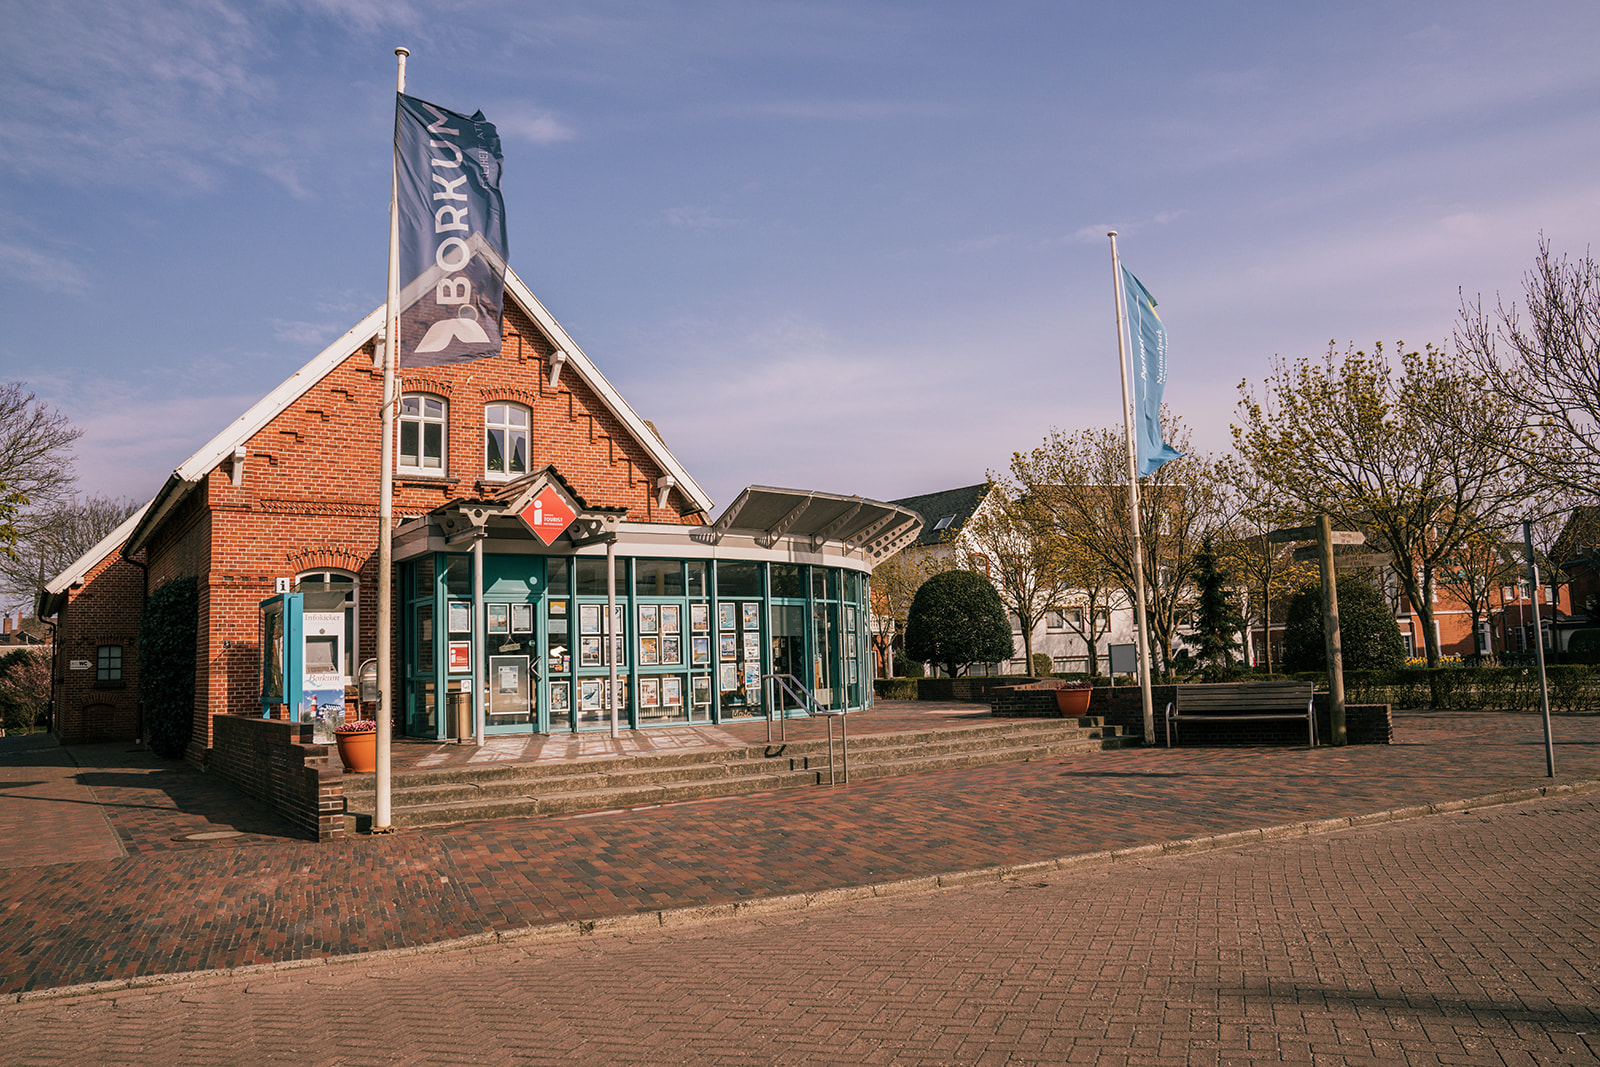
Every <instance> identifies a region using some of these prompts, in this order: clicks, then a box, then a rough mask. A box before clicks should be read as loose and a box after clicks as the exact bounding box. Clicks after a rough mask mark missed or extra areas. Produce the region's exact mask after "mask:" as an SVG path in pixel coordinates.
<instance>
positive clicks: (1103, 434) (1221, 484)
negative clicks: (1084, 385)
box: [1011, 408, 1234, 671]
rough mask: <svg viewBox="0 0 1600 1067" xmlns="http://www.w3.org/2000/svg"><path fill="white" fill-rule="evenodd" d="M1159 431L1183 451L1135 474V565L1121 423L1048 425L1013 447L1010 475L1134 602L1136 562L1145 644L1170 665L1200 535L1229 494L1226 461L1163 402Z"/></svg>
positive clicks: (1219, 517) (1211, 526) (1221, 519)
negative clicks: (1203, 447)
mask: <svg viewBox="0 0 1600 1067" xmlns="http://www.w3.org/2000/svg"><path fill="white" fill-rule="evenodd" d="M1161 437H1162V440H1164V441H1167V442H1170V443H1171V444H1172V445H1173V446H1174V447H1176V448H1178V449H1180V450H1181V451H1183V453H1184V455H1183V456H1182V457H1181V458H1179V459H1175V460H1172V461H1171V462H1169V463H1165V464H1163V465H1162V466H1161V467H1160V468H1159V469H1158V470H1157V471H1156V472H1155V473H1154V474H1152V475H1150V476H1149V477H1146V478H1141V479H1140V481H1139V512H1140V528H1141V531H1142V535H1143V536H1142V541H1143V549H1144V553H1143V556H1144V558H1143V559H1142V560H1140V561H1138V562H1137V563H1136V562H1135V560H1134V555H1133V523H1132V521H1131V518H1130V516H1129V513H1128V452H1127V447H1128V446H1127V437H1126V435H1125V433H1124V432H1123V431H1122V430H1121V429H1101V430H1083V431H1079V432H1078V433H1074V434H1067V433H1063V432H1061V431H1059V430H1058V431H1055V432H1054V433H1052V434H1051V435H1050V436H1049V437H1047V438H1046V439H1045V442H1044V444H1042V445H1040V446H1039V447H1038V448H1036V449H1034V450H1033V451H1032V452H1031V453H1026V454H1024V453H1021V452H1018V453H1015V454H1013V456H1012V457H1011V480H1012V482H1013V483H1014V484H1015V485H1016V486H1018V487H1019V488H1020V489H1022V490H1023V491H1024V492H1026V493H1027V494H1028V495H1029V496H1030V497H1033V498H1035V499H1037V500H1038V501H1039V502H1040V503H1041V504H1042V505H1044V506H1046V507H1047V508H1048V509H1049V515H1050V522H1051V524H1052V526H1053V527H1054V529H1055V531H1056V533H1057V534H1059V535H1060V537H1061V538H1062V540H1063V541H1064V542H1065V543H1066V548H1067V551H1069V552H1075V553H1078V554H1079V555H1081V556H1083V557H1085V558H1087V559H1090V560H1093V561H1094V563H1095V564H1096V565H1097V566H1098V567H1100V568H1102V569H1103V570H1104V571H1105V572H1106V573H1108V574H1110V575H1112V576H1113V577H1114V579H1115V581H1116V582H1117V584H1118V585H1119V586H1120V587H1121V589H1122V591H1123V593H1124V594H1125V595H1126V596H1127V603H1129V604H1134V603H1136V597H1137V593H1136V589H1137V585H1136V580H1135V575H1136V567H1142V568H1143V570H1144V584H1145V608H1146V613H1147V617H1148V620H1149V624H1150V630H1151V641H1152V644H1153V645H1154V647H1155V649H1156V650H1159V653H1160V655H1161V657H1162V662H1163V665H1164V667H1165V668H1166V669H1167V670H1169V671H1170V670H1171V666H1172V664H1171V650H1172V645H1173V641H1174V640H1175V638H1176V634H1177V626H1178V612H1179V610H1180V608H1181V607H1182V606H1183V605H1184V604H1185V603H1186V602H1187V600H1188V598H1189V581H1190V578H1191V577H1192V576H1193V574H1194V555H1195V552H1197V551H1198V550H1199V547H1200V542H1201V540H1202V539H1203V538H1204V537H1205V536H1206V535H1207V534H1209V533H1213V532H1215V531H1217V530H1220V529H1222V528H1224V527H1225V526H1226V525H1227V523H1228V521H1229V519H1230V516H1231V514H1232V512H1233V510H1234V497H1233V494H1232V492H1231V489H1230V478H1229V465H1228V464H1227V463H1226V462H1225V461H1222V460H1218V459H1214V458H1212V457H1209V456H1206V455H1202V454H1198V453H1195V452H1194V451H1193V450H1192V449H1191V448H1190V447H1189V433H1188V430H1187V429H1185V428H1184V426H1183V424H1182V422H1181V421H1180V420H1179V419H1177V418H1175V417H1174V416H1172V415H1171V413H1170V412H1168V411H1167V410H1166V409H1165V408H1163V409H1162V432H1161ZM1153 655H1154V652H1153V653H1152V656H1153Z"/></svg>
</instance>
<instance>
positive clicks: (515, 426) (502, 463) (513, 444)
mask: <svg viewBox="0 0 1600 1067" xmlns="http://www.w3.org/2000/svg"><path fill="white" fill-rule="evenodd" d="M530 421H531V420H530V419H529V417H528V409H527V408H525V407H523V406H522V405H521V404H489V405H487V406H485V407H484V409H483V464H484V470H485V471H486V472H487V473H488V475H489V477H491V478H517V477H520V476H521V475H524V474H527V473H528V425H529V423H530Z"/></svg>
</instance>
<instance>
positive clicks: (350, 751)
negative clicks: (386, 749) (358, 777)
mask: <svg viewBox="0 0 1600 1067" xmlns="http://www.w3.org/2000/svg"><path fill="white" fill-rule="evenodd" d="M333 740H334V743H335V744H337V745H338V746H339V759H341V760H342V761H344V769H345V771H346V773H349V774H371V773H372V772H373V771H375V770H377V769H378V731H376V730H364V731H362V732H361V733H351V734H334V735H333Z"/></svg>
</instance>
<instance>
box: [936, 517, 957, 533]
mask: <svg viewBox="0 0 1600 1067" xmlns="http://www.w3.org/2000/svg"><path fill="white" fill-rule="evenodd" d="M955 518H956V517H955V516H954V515H941V516H939V521H938V522H936V523H934V524H933V528H934V529H935V530H943V529H944V528H945V527H947V526H949V525H950V524H951V523H952V522H954V521H955Z"/></svg>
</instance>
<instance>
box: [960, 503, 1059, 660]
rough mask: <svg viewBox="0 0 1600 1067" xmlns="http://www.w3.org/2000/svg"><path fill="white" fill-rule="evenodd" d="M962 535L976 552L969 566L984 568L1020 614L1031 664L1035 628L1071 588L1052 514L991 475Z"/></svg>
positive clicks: (1010, 606)
mask: <svg viewBox="0 0 1600 1067" xmlns="http://www.w3.org/2000/svg"><path fill="white" fill-rule="evenodd" d="M961 536H962V540H963V541H964V542H965V543H966V545H967V546H968V547H969V548H970V549H971V550H972V552H973V553H974V555H972V556H968V557H967V560H966V565H967V569H968V570H981V572H982V573H983V574H984V575H985V576H986V577H987V578H988V579H989V580H990V582H992V583H993V584H994V587H995V591H996V592H997V593H999V595H1000V602H1001V603H1002V604H1003V605H1005V607H1006V608H1007V609H1008V610H1009V611H1010V612H1011V613H1012V614H1013V615H1015V616H1016V617H1017V622H1018V623H1019V624H1020V626H1021V628H1022V649H1023V658H1024V660H1025V661H1026V662H1028V663H1030V664H1031V663H1032V662H1033V631H1034V628H1035V627H1037V626H1038V625H1039V624H1040V623H1041V622H1043V621H1044V616H1045V612H1047V611H1054V610H1055V609H1056V608H1057V607H1059V606H1060V604H1061V600H1062V597H1063V595H1064V594H1065V593H1066V588H1065V581H1064V575H1063V564H1064V553H1063V551H1062V546H1061V539H1060V538H1059V537H1057V536H1056V534H1055V531H1054V530H1052V529H1051V527H1050V516H1049V513H1048V512H1047V511H1046V510H1045V509H1043V508H1042V507H1040V505H1039V503H1038V501H1037V500H1034V499H1030V498H1028V497H1025V496H1021V495H1019V494H1018V493H1017V492H1016V491H1015V490H1013V489H1012V488H1011V487H1010V486H1007V485H1005V484H1004V483H1000V482H996V481H994V480H992V479H991V480H990V483H989V492H988V494H987V496H986V498H985V500H984V503H983V504H982V505H981V506H980V507H979V508H978V510H977V511H976V512H974V513H973V515H972V517H971V518H970V519H968V520H967V521H966V522H965V523H964V524H963V525H962V527H961ZM980 560H981V561H982V562H980Z"/></svg>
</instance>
